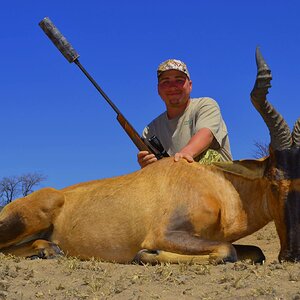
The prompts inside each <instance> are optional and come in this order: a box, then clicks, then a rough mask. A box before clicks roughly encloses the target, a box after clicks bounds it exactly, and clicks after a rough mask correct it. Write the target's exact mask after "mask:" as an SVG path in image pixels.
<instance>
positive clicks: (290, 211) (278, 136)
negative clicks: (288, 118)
mask: <svg viewBox="0 0 300 300" xmlns="http://www.w3.org/2000/svg"><path fill="white" fill-rule="evenodd" d="M256 64H257V77H256V81H255V84H254V88H253V90H252V92H251V101H252V103H253V105H254V106H255V108H256V109H257V111H258V112H259V113H260V115H261V116H262V118H263V119H264V121H265V123H266V125H267V127H268V129H269V133H270V138H271V142H270V157H269V165H268V167H267V169H266V177H267V178H268V179H269V180H270V182H271V189H270V194H271V195H270V197H269V199H270V200H269V203H268V205H269V209H270V211H271V214H272V216H273V218H274V222H275V225H276V230H277V233H278V235H279V239H280V245H281V249H280V253H279V260H280V261H282V260H288V261H300V118H299V119H298V120H297V122H296V123H295V125H294V128H293V131H292V132H291V131H290V128H289V126H288V125H287V123H286V122H285V120H284V119H283V117H282V116H281V115H280V114H279V113H278V112H277V111H276V110H275V109H274V108H273V106H272V105H271V104H270V103H269V102H268V100H267V99H266V96H267V94H268V89H269V88H270V87H271V84H270V81H271V79H272V75H271V70H270V68H269V67H268V65H267V64H266V62H265V60H264V59H263V57H262V55H261V53H260V51H259V48H257V49H256Z"/></svg>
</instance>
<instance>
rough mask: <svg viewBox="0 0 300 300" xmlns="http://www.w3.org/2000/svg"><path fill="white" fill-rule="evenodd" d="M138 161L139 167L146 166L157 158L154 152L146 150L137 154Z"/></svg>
mask: <svg viewBox="0 0 300 300" xmlns="http://www.w3.org/2000/svg"><path fill="white" fill-rule="evenodd" d="M137 159H138V163H139V165H140V166H141V168H145V167H146V166H148V165H150V164H152V163H154V162H156V161H157V158H156V157H155V155H154V154H152V153H149V152H148V151H140V152H139V153H138V155H137Z"/></svg>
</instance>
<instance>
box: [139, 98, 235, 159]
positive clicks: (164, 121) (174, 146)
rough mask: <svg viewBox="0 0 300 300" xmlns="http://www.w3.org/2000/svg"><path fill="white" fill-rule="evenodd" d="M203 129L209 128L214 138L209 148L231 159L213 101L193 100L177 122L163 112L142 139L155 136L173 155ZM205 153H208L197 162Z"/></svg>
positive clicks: (224, 133)
mask: <svg viewBox="0 0 300 300" xmlns="http://www.w3.org/2000/svg"><path fill="white" fill-rule="evenodd" d="M202 128H208V129H210V131H211V132H212V134H213V135H214V140H213V142H212V144H211V146H210V147H209V149H213V150H216V151H217V152H218V153H219V154H220V157H221V160H222V161H229V160H232V156H231V151H230V145H229V138H228V132H227V128H226V124H225V122H224V120H223V118H222V115H221V112H220V108H219V105H218V104H217V102H216V101H215V100H213V99H212V98H208V97H203V98H196V99H191V102H190V104H189V105H188V107H187V108H186V109H185V111H184V112H183V114H182V115H180V116H178V117H176V118H174V119H168V116H167V112H164V113H162V114H161V115H159V116H158V117H157V118H156V119H154V120H153V121H152V122H151V123H150V124H149V125H148V126H147V127H146V128H145V129H144V131H143V137H144V138H146V139H149V138H151V137H152V136H153V135H156V136H157V137H158V139H159V140H160V142H161V143H162V145H163V147H164V149H165V150H166V151H167V152H168V154H169V155H174V154H175V153H176V152H179V151H180V150H181V149H182V148H183V147H185V146H186V145H187V143H188V142H189V140H190V139H191V137H192V136H194V135H195V134H196V133H197V132H198V131H199V130H200V129H202ZM209 149H208V150H209ZM205 154H206V151H205V153H202V154H201V155H200V156H199V157H197V158H196V159H195V160H196V161H198V160H199V159H201V157H203V156H204V155H205Z"/></svg>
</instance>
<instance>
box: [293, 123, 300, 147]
mask: <svg viewBox="0 0 300 300" xmlns="http://www.w3.org/2000/svg"><path fill="white" fill-rule="evenodd" d="M292 136H293V141H294V145H295V146H296V147H300V118H299V119H298V120H297V121H296V123H295V125H294V128H293V133H292Z"/></svg>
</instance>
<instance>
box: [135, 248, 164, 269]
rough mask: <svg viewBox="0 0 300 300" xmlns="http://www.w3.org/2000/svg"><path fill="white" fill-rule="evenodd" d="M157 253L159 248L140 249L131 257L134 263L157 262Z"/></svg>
mask: <svg viewBox="0 0 300 300" xmlns="http://www.w3.org/2000/svg"><path fill="white" fill-rule="evenodd" d="M158 254H159V250H148V249H142V250H140V251H139V252H138V253H137V254H136V256H135V257H134V259H133V262H134V263H137V264H139V265H142V264H143V263H150V264H157V263H158V260H157V259H156V257H157V256H158Z"/></svg>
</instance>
